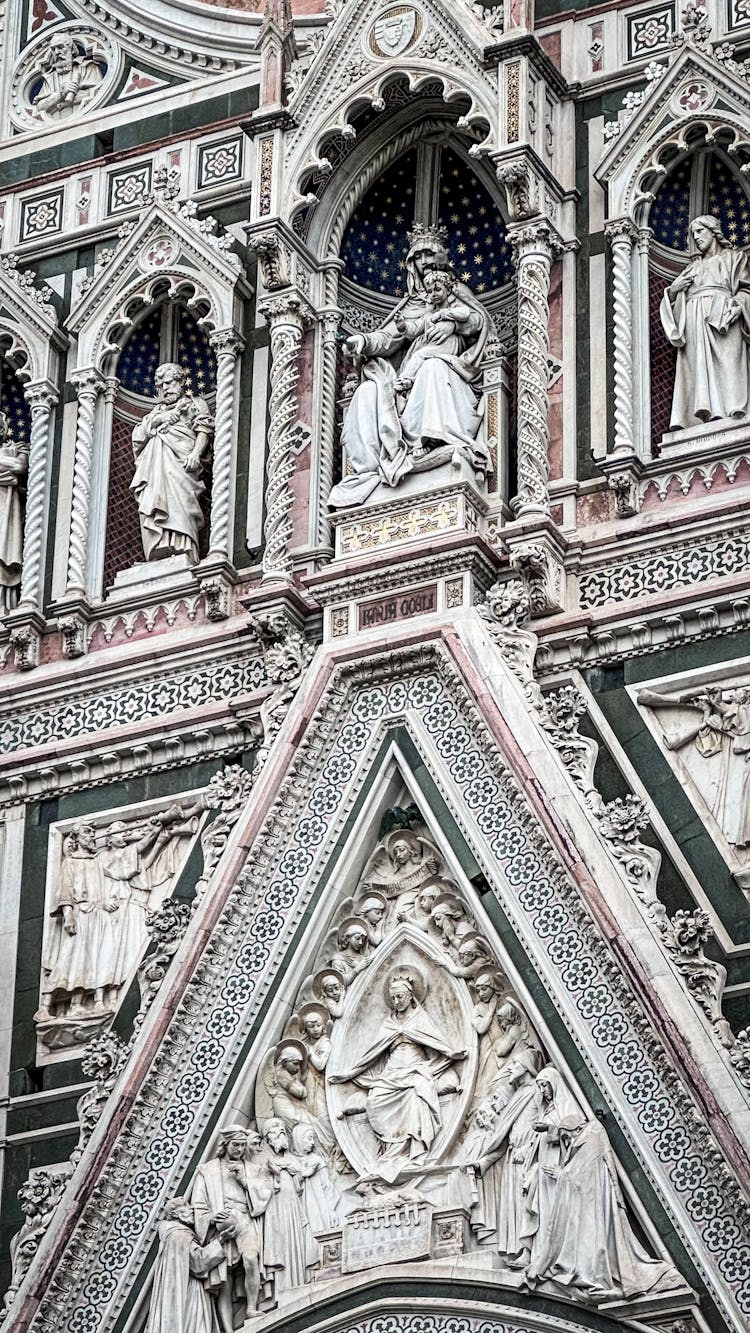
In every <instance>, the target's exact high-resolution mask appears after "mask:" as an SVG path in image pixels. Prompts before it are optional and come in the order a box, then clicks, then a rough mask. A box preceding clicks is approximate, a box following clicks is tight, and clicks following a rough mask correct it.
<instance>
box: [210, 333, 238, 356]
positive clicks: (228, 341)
mask: <svg viewBox="0 0 750 1333" xmlns="http://www.w3.org/2000/svg"><path fill="white" fill-rule="evenodd" d="M208 341H209V343H210V345H211V347H212V348H213V350H214V352H215V353H216V355H217V356H231V357H237V356H239V355H240V353H241V352H244V350H245V339H244V338H243V336H242V334H241V333H238V332H237V330H236V329H217V330H216V332H215V333H212V334H211V337H210V338H209V340H208Z"/></svg>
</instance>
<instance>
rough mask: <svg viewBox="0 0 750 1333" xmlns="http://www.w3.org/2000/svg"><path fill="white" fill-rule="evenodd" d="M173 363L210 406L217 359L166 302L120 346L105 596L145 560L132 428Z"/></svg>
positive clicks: (207, 473)
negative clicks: (160, 374) (160, 373)
mask: <svg viewBox="0 0 750 1333" xmlns="http://www.w3.org/2000/svg"><path fill="white" fill-rule="evenodd" d="M168 361H172V362H175V363H176V364H177V365H179V366H181V367H182V369H183V370H184V371H185V374H186V376H187V383H188V386H189V388H190V390H191V391H192V393H193V394H195V395H198V396H200V397H202V398H207V399H208V400H209V402H212V401H213V396H214V394H215V391H216V358H215V356H214V353H213V350H212V348H211V346H210V343H209V340H208V336H207V334H206V333H205V332H204V330H203V329H202V328H201V326H200V324H199V323H198V321H197V319H196V318H195V316H194V315H193V314H192V312H191V311H189V310H187V309H186V308H185V306H183V305H180V304H178V303H176V302H168V301H165V302H163V303H162V304H161V305H159V306H157V307H156V309H154V310H151V311H150V312H149V313H148V314H146V315H145V317H144V318H143V319H141V320H140V322H139V323H138V324H137V325H136V327H135V328H134V329H133V332H132V333H131V335H130V337H129V338H128V340H127V342H126V343H125V344H124V346H123V349H122V351H121V353H120V356H119V359H118V362H117V366H116V368H115V371H114V373H115V374H116V375H117V379H118V381H119V384H118V389H117V395H116V398H115V402H114V408H113V415H112V447H111V453H110V464H109V488H108V495H107V527H106V530H107V540H106V546H105V552H104V574H103V587H104V590H105V591H106V590H107V589H108V588H109V587H111V585H112V584H113V582H114V580H115V578H116V576H117V575H118V574H119V573H120V572H121V571H122V570H124V569H128V568H130V566H132V565H135V564H138V563H139V562H140V561H142V560H143V559H144V552H143V545H142V540H141V531H140V524H139V520H138V509H137V506H136V503H135V499H134V496H133V492H132V491H131V489H130V483H131V481H132V480H133V471H134V464H133V444H132V435H133V428H134V426H135V425H136V423H137V422H139V421H141V420H142V419H143V417H144V416H145V415H146V413H147V412H149V411H150V410H151V408H152V407H153V406H154V397H155V394H156V386H155V375H156V371H157V369H158V367H159V366H160V365H163V364H164V363H165V362H168ZM202 481H203V485H204V492H203V498H202V502H201V505H202V509H203V518H204V528H203V533H202V539H203V540H202V546H201V555H204V554H205V552H206V550H207V540H208V514H209V501H210V494H211V460H210V458H208V459H207V460H206V463H205V464H204V469H203V474H202Z"/></svg>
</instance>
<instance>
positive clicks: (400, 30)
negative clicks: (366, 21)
mask: <svg viewBox="0 0 750 1333" xmlns="http://www.w3.org/2000/svg"><path fill="white" fill-rule="evenodd" d="M421 29H422V20H421V17H420V15H419V14H418V13H417V11H416V10H415V9H411V8H409V7H408V6H406V5H398V6H396V7H394V8H393V9H387V10H386V11H385V13H383V14H381V15H380V16H379V17H378V18H376V20H375V22H374V23H373V25H372V28H371V30H370V47H371V49H372V50H373V51H374V53H375V55H378V56H383V57H386V58H387V57H389V56H390V57H393V56H400V55H403V53H404V51H408V49H409V47H410V46H413V44H414V42H415V41H416V39H417V37H418V36H419V33H420V32H421Z"/></svg>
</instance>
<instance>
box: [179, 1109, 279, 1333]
mask: <svg viewBox="0 0 750 1333" xmlns="http://www.w3.org/2000/svg"><path fill="white" fill-rule="evenodd" d="M262 1146H263V1141H262V1139H261V1136H260V1134H258V1133H256V1132H255V1131H253V1130H246V1129H243V1127H242V1126H241V1125H230V1126H229V1127H228V1128H227V1129H226V1130H224V1131H223V1133H222V1134H221V1135H220V1139H219V1149H218V1152H217V1154H216V1157H214V1158H212V1159H211V1160H210V1161H208V1162H206V1163H205V1164H204V1165H203V1166H199V1167H198V1170H197V1172H196V1174H195V1179H194V1181H193V1186H192V1190H191V1194H190V1202H191V1204H192V1208H193V1213H194V1217H195V1232H196V1236H197V1238H198V1241H199V1243H200V1244H201V1245H202V1246H206V1245H209V1244H211V1243H213V1245H214V1249H216V1243H217V1242H218V1246H219V1251H218V1257H217V1260H216V1262H214V1263H212V1264H211V1265H210V1269H209V1271H208V1274H207V1278H206V1281H207V1286H208V1289H209V1291H210V1292H211V1293H212V1294H213V1295H215V1297H216V1314H217V1316H218V1323H219V1327H220V1329H221V1333H233V1330H234V1329H235V1328H236V1327H237V1326H238V1320H239V1323H241V1322H242V1319H243V1318H244V1317H245V1315H249V1314H253V1313H255V1312H256V1311H257V1309H258V1306H259V1301H260V1296H261V1284H262V1282H263V1280H264V1277H265V1271H264V1260H263V1254H264V1248H263V1233H262V1225H263V1224H262V1222H261V1220H260V1219H262V1218H264V1215H265V1213H266V1211H267V1209H268V1207H269V1205H270V1203H271V1201H272V1198H273V1195H274V1188H275V1186H274V1179H273V1176H272V1173H271V1172H270V1171H269V1169H268V1164H267V1162H266V1161H265V1159H264V1158H263V1157H262V1156H261V1152H262Z"/></svg>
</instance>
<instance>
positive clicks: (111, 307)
mask: <svg viewBox="0 0 750 1333" xmlns="http://www.w3.org/2000/svg"><path fill="white" fill-rule="evenodd" d="M175 190H176V186H174V185H173V184H170V182H168V181H167V179H166V173H164V180H163V181H162V182H161V187H159V186H157V191H156V195H155V197H153V198H152V201H151V202H150V203H149V204H148V206H147V207H146V208H145V209H144V211H143V213H142V214H141V217H140V219H139V220H138V222H137V223H135V224H132V223H129V224H126V225H125V226H124V227H122V228H121V229H120V233H119V241H118V243H117V245H116V246H115V248H114V249H113V250H107V251H104V252H103V253H102V254H100V255H99V258H98V260H97V263H96V267H95V269H94V273H93V274H92V275H91V277H89V278H88V279H86V280H85V281H84V283H83V284H81V285H80V286H79V289H78V300H77V303H76V304H75V305H74V306H73V309H72V311H71V314H70V316H69V318H68V321H67V327H68V328H69V330H70V332H71V333H72V334H74V335H75V336H76V338H77V339H78V368H79V369H82V368H86V367H93V368H95V369H97V370H100V369H101V368H102V366H103V365H104V363H105V362H106V359H107V358H108V357H109V356H110V355H111V354H112V353H116V352H119V348H120V346H121V343H122V341H123V339H124V336H125V334H126V332H127V331H128V329H129V328H130V327H131V325H132V323H133V321H134V318H135V316H136V314H137V313H138V312H139V311H140V310H142V309H143V307H144V306H148V305H151V304H153V303H154V302H155V301H157V300H159V299H161V298H162V296H163V294H164V292H165V290H166V291H167V292H168V294H169V295H170V296H179V295H182V296H184V297H185V299H186V302H187V304H188V306H189V307H190V308H191V309H193V310H194V311H195V312H196V317H197V318H198V322H199V323H201V324H202V325H204V326H206V327H207V328H208V329H210V330H211V331H212V332H214V331H220V330H224V329H231V328H233V327H235V323H236V316H237V313H238V303H239V300H240V298H241V297H242V296H243V295H246V294H247V292H248V287H247V284H246V282H245V280H244V278H243V276H242V273H241V263H240V259H239V256H238V255H237V254H235V253H234V251H233V250H232V238H231V237H229V236H224V235H218V234H217V223H216V221H215V220H214V219H213V218H210V217H207V218H199V217H198V213H197V209H196V206H195V204H193V203H191V202H190V201H187V202H183V203H178V202H177V200H176V198H175V197H174V192H175Z"/></svg>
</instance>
